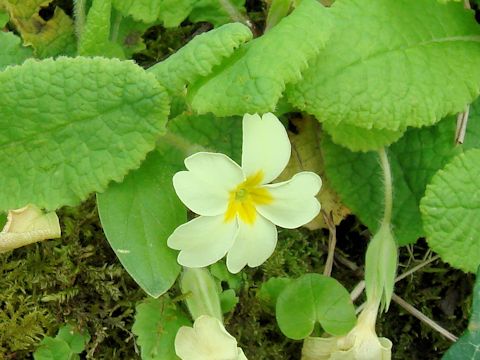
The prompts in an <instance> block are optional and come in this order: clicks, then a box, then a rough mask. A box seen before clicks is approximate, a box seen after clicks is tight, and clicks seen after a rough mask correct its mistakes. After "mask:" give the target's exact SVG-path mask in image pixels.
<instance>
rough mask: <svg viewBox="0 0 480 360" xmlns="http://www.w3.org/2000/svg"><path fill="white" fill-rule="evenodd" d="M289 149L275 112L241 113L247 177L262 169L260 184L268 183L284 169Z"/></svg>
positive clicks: (286, 137)
mask: <svg viewBox="0 0 480 360" xmlns="http://www.w3.org/2000/svg"><path fill="white" fill-rule="evenodd" d="M290 153H291V146H290V141H289V140H288V135H287V131H286V130H285V128H284V126H283V125H282V123H281V122H280V120H278V119H277V117H276V116H275V115H273V114H272V113H267V114H264V115H263V116H262V118H261V119H260V116H259V115H258V114H255V115H250V114H245V115H244V116H243V149H242V169H243V171H244V173H245V175H246V176H247V177H248V176H252V175H254V174H256V173H258V172H259V171H262V173H263V180H262V184H268V183H269V182H271V181H272V180H274V179H276V178H277V177H278V175H280V173H281V172H282V171H283V169H285V167H286V166H287V163H288V160H289V159H290Z"/></svg>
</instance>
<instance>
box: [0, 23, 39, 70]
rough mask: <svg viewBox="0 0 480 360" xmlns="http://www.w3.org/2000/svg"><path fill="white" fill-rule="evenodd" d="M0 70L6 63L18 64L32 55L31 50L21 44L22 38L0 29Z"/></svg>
mask: <svg viewBox="0 0 480 360" xmlns="http://www.w3.org/2000/svg"><path fill="white" fill-rule="evenodd" d="M0 49H2V51H1V53H0V71H1V70H3V69H4V68H5V67H7V66H8V65H18V64H21V63H22V62H24V61H25V60H26V59H28V58H29V57H32V56H33V53H32V50H31V49H29V48H26V47H23V46H22V40H21V39H20V38H19V37H18V36H16V35H14V34H13V33H11V32H1V31H0Z"/></svg>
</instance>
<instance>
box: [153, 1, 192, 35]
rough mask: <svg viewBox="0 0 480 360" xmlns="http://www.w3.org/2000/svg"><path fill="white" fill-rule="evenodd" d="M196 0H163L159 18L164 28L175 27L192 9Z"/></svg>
mask: <svg viewBox="0 0 480 360" xmlns="http://www.w3.org/2000/svg"><path fill="white" fill-rule="evenodd" d="M197 2H198V0H163V1H162V2H161V4H160V13H159V19H160V20H161V21H162V22H163V25H164V26H165V27H166V28H170V27H177V26H179V25H180V23H181V22H182V21H184V20H185V19H186V18H187V16H188V14H190V12H191V11H192V9H193V7H194V6H195V4H196V3H197Z"/></svg>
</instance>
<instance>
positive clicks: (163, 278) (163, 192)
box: [97, 151, 187, 297]
mask: <svg viewBox="0 0 480 360" xmlns="http://www.w3.org/2000/svg"><path fill="white" fill-rule="evenodd" d="M176 170H177V169H176V168H175V167H172V166H171V165H168V163H167V161H165V157H164V156H161V155H160V154H159V153H158V152H156V151H154V152H153V153H151V154H150V155H149V156H148V157H147V160H145V162H144V163H143V164H142V166H141V167H140V169H138V170H136V171H133V172H131V173H130V174H129V175H128V176H127V177H126V178H125V180H124V181H123V182H122V183H121V184H112V185H111V186H110V187H109V188H108V190H107V191H106V192H104V193H103V194H98V195H97V202H98V211H99V214H100V220H101V222H102V226H103V230H104V231H105V234H106V236H107V239H108V242H109V243H110V246H111V247H112V249H113V250H114V251H115V254H116V255H117V257H118V258H119V260H120V262H121V263H122V265H123V266H124V267H125V269H126V270H127V271H128V273H129V274H130V275H131V276H132V277H133V279H134V280H135V281H136V282H137V283H138V284H139V285H140V287H141V288H142V289H143V290H144V291H145V292H146V293H147V294H149V295H150V296H153V297H158V296H160V295H162V294H163V293H165V292H166V291H167V290H168V289H170V287H171V286H172V285H173V283H174V282H175V280H176V278H177V276H178V274H179V273H180V266H179V265H178V264H177V258H176V252H175V251H173V250H172V249H170V248H169V247H168V246H167V238H168V236H170V234H171V233H172V232H173V230H175V228H176V227H177V226H179V225H181V224H182V223H184V222H186V221H187V216H186V211H185V208H184V206H183V205H182V203H181V202H180V200H179V199H178V197H177V195H176V194H175V191H174V189H173V185H172V177H173V175H174V173H175V171H176Z"/></svg>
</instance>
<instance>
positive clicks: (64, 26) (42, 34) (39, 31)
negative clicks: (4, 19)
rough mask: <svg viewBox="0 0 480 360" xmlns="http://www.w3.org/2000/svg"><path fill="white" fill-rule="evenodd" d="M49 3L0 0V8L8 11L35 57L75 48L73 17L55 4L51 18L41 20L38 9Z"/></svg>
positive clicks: (69, 52)
mask: <svg viewBox="0 0 480 360" xmlns="http://www.w3.org/2000/svg"><path fill="white" fill-rule="evenodd" d="M49 3H50V1H47V0H26V1H23V0H0V8H4V9H5V10H6V11H8V13H9V15H10V20H11V23H13V24H14V25H15V27H16V28H17V30H18V31H19V32H20V34H21V36H22V38H23V42H24V44H25V45H31V46H32V47H33V48H34V51H35V55H36V56H37V57H39V58H47V57H53V56H58V55H73V54H74V53H75V48H76V40H75V35H74V29H73V20H72V19H71V18H70V17H69V16H67V15H66V14H65V12H64V11H63V10H62V9H61V8H59V7H57V8H55V11H54V14H53V17H52V18H51V19H49V20H44V19H43V18H42V17H41V16H40V14H39V11H40V8H41V7H43V6H47V5H48V4H49Z"/></svg>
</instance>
